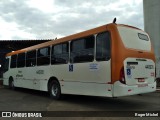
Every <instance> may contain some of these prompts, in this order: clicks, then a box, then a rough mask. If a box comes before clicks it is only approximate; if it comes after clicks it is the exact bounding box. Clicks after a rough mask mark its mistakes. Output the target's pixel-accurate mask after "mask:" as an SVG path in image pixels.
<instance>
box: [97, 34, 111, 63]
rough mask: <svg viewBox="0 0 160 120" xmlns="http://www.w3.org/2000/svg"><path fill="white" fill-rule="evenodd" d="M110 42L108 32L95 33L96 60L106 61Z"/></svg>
mask: <svg viewBox="0 0 160 120" xmlns="http://www.w3.org/2000/svg"><path fill="white" fill-rule="evenodd" d="M110 49H111V43H110V34H109V32H104V33H100V34H98V35H97V41H96V60H97V61H107V60H109V59H110V53H111V50H110Z"/></svg>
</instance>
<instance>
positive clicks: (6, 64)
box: [4, 58, 9, 73]
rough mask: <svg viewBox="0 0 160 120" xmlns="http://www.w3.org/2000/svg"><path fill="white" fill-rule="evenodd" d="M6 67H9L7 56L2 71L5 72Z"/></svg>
mask: <svg viewBox="0 0 160 120" xmlns="http://www.w3.org/2000/svg"><path fill="white" fill-rule="evenodd" d="M8 69H9V58H7V59H6V60H5V64H4V73H5V72H6V71H8Z"/></svg>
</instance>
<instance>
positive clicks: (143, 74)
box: [113, 25, 156, 97]
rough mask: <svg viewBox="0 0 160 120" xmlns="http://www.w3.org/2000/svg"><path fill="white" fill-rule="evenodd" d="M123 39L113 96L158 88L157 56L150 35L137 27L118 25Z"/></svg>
mask: <svg viewBox="0 0 160 120" xmlns="http://www.w3.org/2000/svg"><path fill="white" fill-rule="evenodd" d="M117 29H118V33H119V36H120V41H121V43H122V44H121V45H122V46H121V50H119V51H118V52H119V54H120V56H121V58H120V60H119V65H118V66H117V68H118V67H119V72H118V73H119V80H117V81H115V82H114V84H113V96H114V97H118V96H127V95H135V94H141V93H148V92H153V91H155V90H156V82H155V58H154V53H153V48H152V46H151V42H150V39H149V37H148V35H147V34H146V33H145V32H144V31H142V30H139V29H137V28H133V27H130V26H123V25H120V26H117Z"/></svg>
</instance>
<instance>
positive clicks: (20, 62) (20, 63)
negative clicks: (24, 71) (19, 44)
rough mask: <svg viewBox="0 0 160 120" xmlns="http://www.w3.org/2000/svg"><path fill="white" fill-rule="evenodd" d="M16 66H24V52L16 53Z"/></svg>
mask: <svg viewBox="0 0 160 120" xmlns="http://www.w3.org/2000/svg"><path fill="white" fill-rule="evenodd" d="M17 67H18V68H21V67H25V53H20V54H18V58H17Z"/></svg>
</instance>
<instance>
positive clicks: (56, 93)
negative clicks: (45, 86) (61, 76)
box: [49, 80, 61, 100]
mask: <svg viewBox="0 0 160 120" xmlns="http://www.w3.org/2000/svg"><path fill="white" fill-rule="evenodd" d="M49 94H50V97H51V98H52V99H56V100H58V99H60V97H61V88H60V84H59V83H58V81H56V80H53V81H51V83H50V85H49Z"/></svg>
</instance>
